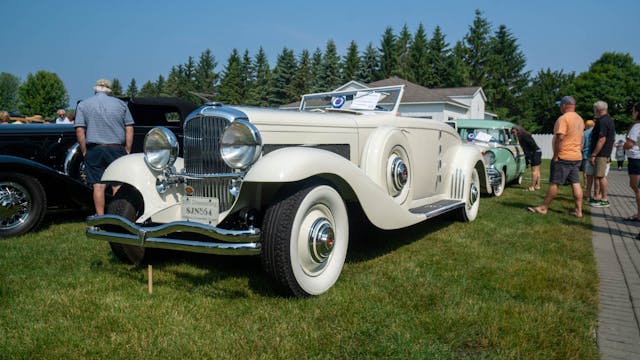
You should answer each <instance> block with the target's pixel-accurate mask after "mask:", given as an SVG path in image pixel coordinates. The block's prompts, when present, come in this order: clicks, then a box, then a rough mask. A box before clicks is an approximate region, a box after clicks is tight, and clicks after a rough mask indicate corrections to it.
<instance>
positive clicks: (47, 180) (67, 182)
mask: <svg viewBox="0 0 640 360" xmlns="http://www.w3.org/2000/svg"><path fill="white" fill-rule="evenodd" d="M0 171H2V172H16V173H20V174H24V175H28V176H31V177H33V178H36V179H38V181H40V183H41V184H42V186H43V188H44V190H45V192H46V194H47V198H48V199H51V200H53V201H52V202H51V204H50V205H56V204H57V203H64V202H69V201H68V200H71V202H73V204H75V205H80V206H83V207H93V198H92V196H91V193H92V190H91V189H90V188H89V187H88V186H87V185H85V184H84V183H82V182H80V181H78V180H76V179H74V178H71V177H69V176H67V175H65V174H63V173H61V172H59V171H57V170H55V169H53V168H51V167H48V166H46V165H43V164H41V163H39V162H36V161H33V160H29V159H25V158H21V157H17V156H12V155H0Z"/></svg>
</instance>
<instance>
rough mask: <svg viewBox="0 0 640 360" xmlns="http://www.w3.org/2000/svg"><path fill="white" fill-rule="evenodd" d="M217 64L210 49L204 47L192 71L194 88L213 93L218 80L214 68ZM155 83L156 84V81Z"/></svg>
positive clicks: (205, 92) (201, 91) (197, 90)
mask: <svg viewBox="0 0 640 360" xmlns="http://www.w3.org/2000/svg"><path fill="white" fill-rule="evenodd" d="M216 66H218V63H217V62H216V58H215V56H213V54H212V53H211V50H210V49H206V50H205V51H203V52H202V53H201V54H200V58H199V59H198V63H197V65H196V66H195V72H194V81H195V85H194V90H195V91H196V92H200V93H204V94H213V93H215V90H216V85H217V82H218V74H217V73H216V72H215V68H216ZM156 85H158V84H157V83H156Z"/></svg>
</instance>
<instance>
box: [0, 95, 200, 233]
mask: <svg viewBox="0 0 640 360" xmlns="http://www.w3.org/2000/svg"><path fill="white" fill-rule="evenodd" d="M125 101H126V102H127V104H128V106H129V109H130V111H131V115H132V116H133V119H134V121H135V126H134V128H135V131H134V141H133V150H132V151H133V152H142V146H143V141H144V136H145V135H146V134H147V132H148V131H149V130H150V129H152V128H154V127H156V126H164V127H167V128H168V129H170V130H171V131H173V132H174V133H175V134H176V135H177V136H178V140H179V142H182V121H183V119H185V118H186V117H187V115H188V114H189V113H190V112H191V111H193V110H194V109H196V108H197V105H196V104H193V103H191V102H189V101H186V100H182V99H179V98H172V97H158V98H133V99H127V100H125ZM83 160H84V159H83V157H82V154H81V153H80V148H79V145H78V143H77V142H76V134H75V129H74V127H73V125H58V124H22V125H17V124H8V125H0V238H3V237H9V236H16V235H21V234H24V233H27V232H29V231H31V230H32V229H34V228H35V227H37V226H38V225H39V224H40V222H41V221H42V219H43V218H44V215H45V213H46V210H47V209H53V208H71V209H83V208H85V209H92V208H93V199H92V190H91V189H90V188H89V187H88V186H87V185H86V184H85V182H84V176H83V173H84V172H83V171H82V167H83Z"/></svg>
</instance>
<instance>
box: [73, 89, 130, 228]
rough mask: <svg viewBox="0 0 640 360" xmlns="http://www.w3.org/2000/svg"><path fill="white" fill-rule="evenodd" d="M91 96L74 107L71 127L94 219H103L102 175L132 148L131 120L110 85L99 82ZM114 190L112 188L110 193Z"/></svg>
mask: <svg viewBox="0 0 640 360" xmlns="http://www.w3.org/2000/svg"><path fill="white" fill-rule="evenodd" d="M93 90H94V92H95V95H93V96H92V97H90V98H88V99H85V100H83V101H82V102H80V103H79V104H78V108H77V110H76V119H75V124H74V127H75V128H76V137H77V138H78V143H79V144H80V150H81V151H82V154H83V155H84V159H85V171H86V175H87V183H88V184H89V185H90V186H93V203H94V206H95V209H96V215H104V205H105V195H104V193H105V190H106V187H107V185H106V184H105V183H103V182H101V178H102V174H103V173H104V171H105V169H106V168H107V166H109V164H111V163H112V162H113V161H114V160H116V159H117V158H119V157H121V156H124V155H126V154H129V153H130V152H131V146H132V144H133V118H132V117H131V113H130V112H129V108H128V107H127V104H125V103H124V101H122V100H120V99H117V98H114V97H111V96H109V95H108V94H109V93H110V92H111V83H110V82H109V80H106V79H100V80H98V81H96V85H95V86H94V87H93ZM117 190H118V186H115V187H113V193H114V194H115V193H116V191H117Z"/></svg>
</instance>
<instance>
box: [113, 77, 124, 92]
mask: <svg viewBox="0 0 640 360" xmlns="http://www.w3.org/2000/svg"><path fill="white" fill-rule="evenodd" d="M123 94H124V93H123V92H122V84H120V80H118V79H116V78H113V80H111V96H122V95H123Z"/></svg>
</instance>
